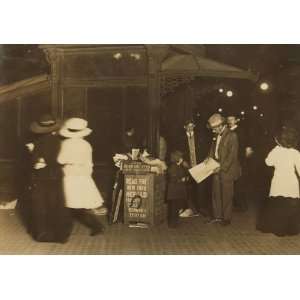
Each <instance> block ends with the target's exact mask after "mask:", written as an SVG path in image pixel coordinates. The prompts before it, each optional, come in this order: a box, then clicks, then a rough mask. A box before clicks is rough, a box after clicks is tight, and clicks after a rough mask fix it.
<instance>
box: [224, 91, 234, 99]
mask: <svg viewBox="0 0 300 300" xmlns="http://www.w3.org/2000/svg"><path fill="white" fill-rule="evenodd" d="M226 96H227V97H229V98H230V97H232V96H233V91H230V90H229V91H227V92H226Z"/></svg>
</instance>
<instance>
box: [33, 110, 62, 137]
mask: <svg viewBox="0 0 300 300" xmlns="http://www.w3.org/2000/svg"><path fill="white" fill-rule="evenodd" d="M60 125H61V124H60V122H59V121H58V120H56V119H55V118H54V117H53V116H52V115H50V114H45V115H42V116H41V117H40V118H39V120H38V121H35V122H32V123H31V124H30V127H29V128H30V130H31V131H32V132H33V133H37V134H44V133H50V132H53V131H57V130H58V129H59V128H60Z"/></svg>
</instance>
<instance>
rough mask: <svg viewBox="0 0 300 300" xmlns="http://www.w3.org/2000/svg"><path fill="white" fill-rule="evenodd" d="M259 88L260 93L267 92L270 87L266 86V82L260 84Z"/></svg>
mask: <svg viewBox="0 0 300 300" xmlns="http://www.w3.org/2000/svg"><path fill="white" fill-rule="evenodd" d="M259 87H260V89H261V90H262V91H267V90H268V89H269V88H270V86H269V84H268V83H267V82H262V83H261V84H260V85H259Z"/></svg>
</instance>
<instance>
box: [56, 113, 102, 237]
mask: <svg viewBox="0 0 300 300" xmlns="http://www.w3.org/2000/svg"><path fill="white" fill-rule="evenodd" d="M87 125H88V124H87V121H86V120H84V119H81V118H71V119H68V120H66V121H65V123H64V125H63V126H62V128H61V129H60V131H59V134H60V135H61V136H62V137H64V138H65V139H64V140H63V141H62V144H61V149H60V152H59V155H58V158H57V161H58V163H59V164H61V165H62V171H63V192H64V197H65V205H66V207H68V208H70V211H71V214H72V216H73V217H74V218H76V219H78V221H79V222H81V223H82V224H84V225H86V226H87V227H89V228H90V229H91V232H90V235H92V236H94V235H98V234H101V233H103V230H104V227H103V225H102V224H101V222H100V221H99V220H98V218H97V216H95V215H94V214H92V213H91V211H90V210H91V209H94V208H98V207H100V206H102V204H103V199H102V197H101V194H100V192H99V191H98V189H97V186H96V184H95V182H94V180H93V178H92V172H93V160H92V147H91V145H90V144H89V143H88V142H87V141H86V140H84V137H86V136H88V135H89V134H90V133H91V132H92V130H91V129H89V128H87Z"/></svg>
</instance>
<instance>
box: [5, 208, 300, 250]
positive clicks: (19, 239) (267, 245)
mask: <svg viewBox="0 0 300 300" xmlns="http://www.w3.org/2000/svg"><path fill="white" fill-rule="evenodd" d="M0 254H300V235H299V236H296V237H284V238H278V237H276V236H274V235H272V234H262V233H260V232H258V231H256V230H255V217H254V214H253V213H250V212H248V213H235V214H234V218H233V223H232V225H231V226H227V227H221V226H220V225H217V224H214V225H206V224H203V219H202V218H201V217H197V218H192V219H183V220H181V225H180V227H179V228H178V229H169V228H168V227H167V226H166V224H162V225H160V226H157V227H155V228H151V229H140V228H128V227H127V226H126V225H123V224H115V225H112V226H109V225H106V233H105V235H103V236H97V237H90V236H89V231H88V229H86V228H85V227H83V226H81V225H80V224H75V227H74V230H73V232H72V235H71V237H70V239H69V241H68V242H67V243H66V244H63V245H61V244H52V243H37V242H35V241H33V240H32V239H31V237H30V236H29V235H28V234H27V233H26V231H25V229H24V228H23V226H22V225H21V223H20V220H19V218H18V216H17V215H16V213H15V212H14V211H9V210H2V211H0Z"/></svg>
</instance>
